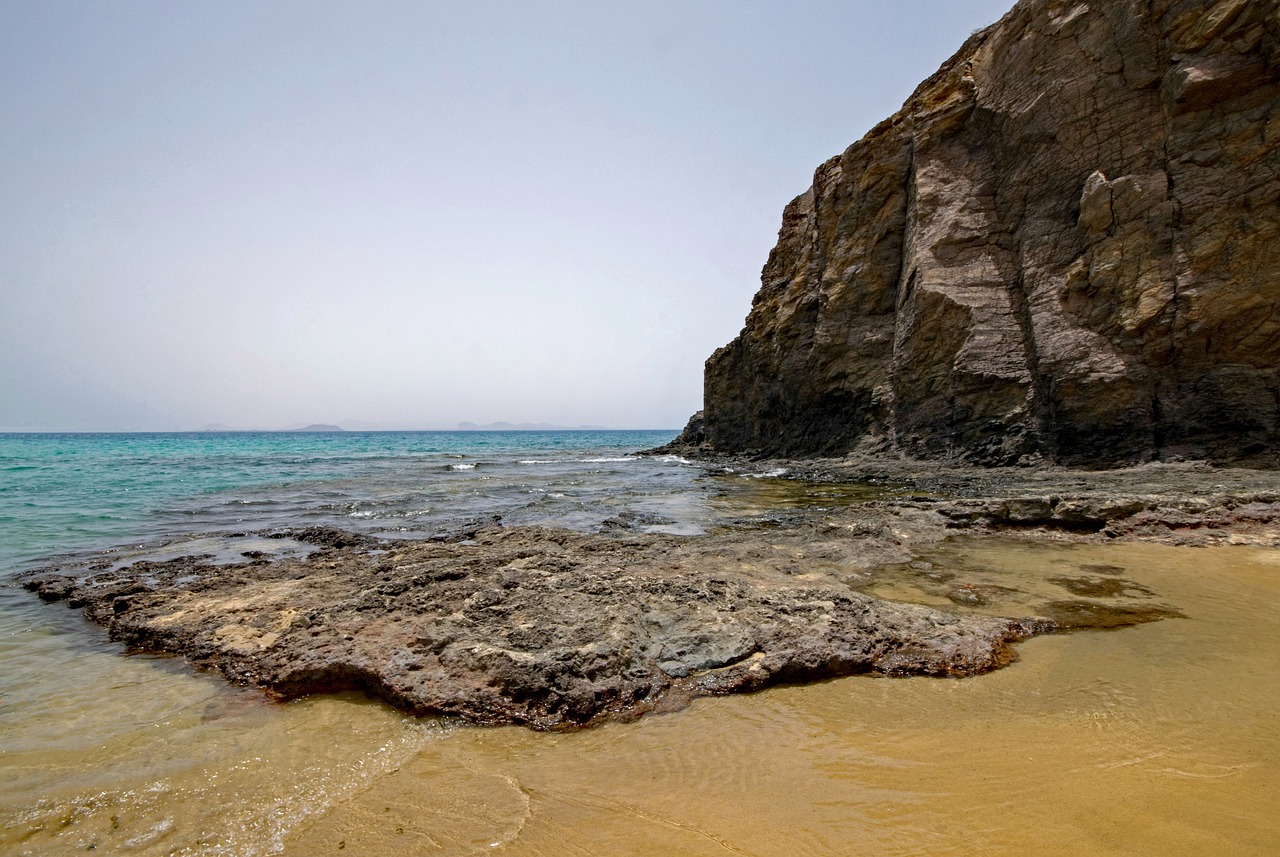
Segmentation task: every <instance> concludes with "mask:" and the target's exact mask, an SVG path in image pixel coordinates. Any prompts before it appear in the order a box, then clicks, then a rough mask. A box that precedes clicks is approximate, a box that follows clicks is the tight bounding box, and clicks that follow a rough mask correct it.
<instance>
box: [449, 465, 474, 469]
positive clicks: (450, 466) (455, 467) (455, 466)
mask: <svg viewBox="0 0 1280 857" xmlns="http://www.w3.org/2000/svg"><path fill="white" fill-rule="evenodd" d="M449 469H450V470H475V469H476V466H475V464H450V465H449Z"/></svg>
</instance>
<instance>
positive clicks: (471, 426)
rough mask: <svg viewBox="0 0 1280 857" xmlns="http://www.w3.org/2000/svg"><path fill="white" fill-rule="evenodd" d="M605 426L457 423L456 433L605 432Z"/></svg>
mask: <svg viewBox="0 0 1280 857" xmlns="http://www.w3.org/2000/svg"><path fill="white" fill-rule="evenodd" d="M606 429H607V427H606V426H558V425H554V424H553V423H507V422H498V423H487V424H485V425H476V424H475V423H458V431H605V430H606Z"/></svg>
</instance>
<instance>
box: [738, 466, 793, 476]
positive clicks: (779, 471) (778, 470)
mask: <svg viewBox="0 0 1280 857" xmlns="http://www.w3.org/2000/svg"><path fill="white" fill-rule="evenodd" d="M786 474H787V468H785V467H775V468H774V469H773V470H765V471H763V472H761V473H744V474H743V475H744V476H750V477H751V478H752V479H774V478H776V477H778V476H785V475H786Z"/></svg>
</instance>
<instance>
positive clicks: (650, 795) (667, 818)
mask: <svg viewBox="0 0 1280 857" xmlns="http://www.w3.org/2000/svg"><path fill="white" fill-rule="evenodd" d="M671 436H672V433H670V432H667V433H598V434H596V433H546V434H534V433H530V434H523V433H522V434H518V435H516V434H512V435H507V434H489V435H486V434H470V433H468V434H462V433H458V434H454V433H417V434H414V433H406V434H390V433H389V434H374V435H359V434H349V435H348V434H333V435H283V434H282V435H275V434H262V435H250V434H244V435H240V434H228V435H214V434H210V435H205V434H198V435H106V436H89V435H74V436H72V435H68V436H57V435H41V436H31V435H25V436H20V435H9V436H0V528H3V529H0V551H3V554H2V556H3V568H4V570H5V573H6V574H8V573H10V572H12V571H13V570H15V569H18V568H21V567H24V566H29V565H32V564H35V563H37V562H39V561H40V559H41V558H42V557H44V556H46V555H48V554H50V553H59V552H74V551H77V550H83V549H88V548H95V547H103V546H109V545H115V544H123V543H127V544H139V543H149V542H155V541H162V540H165V539H170V538H173V537H175V536H178V535H184V534H189V533H193V532H195V533H204V534H207V535H206V536H205V539H206V543H213V542H217V541H218V539H220V538H225V537H226V536H227V534H230V533H252V532H257V531H262V530H270V529H272V528H280V527H288V526H298V525H311V524H325V525H334V526H341V527H344V528H347V529H359V530H362V531H365V532H371V533H377V534H381V535H383V536H386V537H394V538H416V537H421V536H422V535H424V534H426V535H430V534H433V533H435V532H448V531H450V530H451V529H454V528H458V527H468V526H472V525H473V524H474V522H476V521H482V522H483V521H485V520H489V519H491V518H492V516H494V515H500V516H501V517H502V520H503V522H504V523H552V524H556V525H559V526H570V527H575V528H578V529H586V530H591V529H595V528H599V527H600V526H602V525H605V522H606V521H610V520H612V521H614V522H615V526H616V525H622V526H626V527H628V528H630V529H638V530H644V529H652V530H661V531H668V532H697V531H699V530H700V529H704V528H708V527H710V526H714V525H715V524H716V523H717V522H722V521H724V520H733V519H735V518H741V517H742V516H746V517H750V516H752V515H759V514H762V513H764V514H767V513H768V512H769V510H770V509H776V508H778V507H791V506H795V505H847V504H849V503H856V502H860V501H861V500H862V499H865V498H866V497H868V496H875V494H876V490H871V491H868V489H866V488H861V487H858V486H844V487H841V486H829V485H826V486H803V485H797V484H795V483H787V482H782V481H778V480H774V479H771V478H768V477H765V478H752V476H760V475H761V474H751V475H733V474H715V473H710V472H708V471H707V470H705V469H704V468H702V467H700V466H699V465H696V464H692V463H689V462H685V461H682V460H680V459H678V458H675V457H671V458H667V459H665V460H664V459H661V458H659V459H653V458H645V457H637V456H634V455H633V453H634V452H635V451H636V450H638V449H640V448H643V447H647V446H653V445H656V444H658V443H661V442H664V441H665V440H668V439H669V438H670V437H671ZM877 490H878V489H877ZM921 560H922V561H927V562H930V563H931V564H932V565H933V567H935V568H943V569H945V568H952V569H955V570H957V571H962V572H965V573H968V572H972V571H973V570H974V569H980V570H981V572H982V574H983V575H985V576H987V577H990V578H991V579H993V580H998V579H1000V578H1001V577H1003V578H1004V579H1006V580H1007V581H1008V582H1009V583H1010V585H1011V588H1023V589H1025V588H1027V587H1034V586H1053V585H1054V584H1053V583H1052V580H1053V579H1054V578H1056V577H1059V576H1061V575H1063V574H1068V575H1070V574H1073V573H1082V572H1085V571H1087V570H1088V569H1096V568H1099V567H1102V566H1106V567H1108V568H1110V569H1112V570H1113V571H1114V572H1115V573H1117V574H1123V575H1124V576H1125V577H1126V578H1127V579H1130V580H1132V581H1134V582H1135V583H1137V584H1139V585H1142V586H1145V587H1147V588H1149V589H1151V590H1153V591H1156V592H1158V593H1159V594H1160V596H1161V597H1162V600H1164V601H1165V602H1167V603H1168V604H1170V605H1171V606H1174V607H1176V608H1178V609H1179V610H1181V611H1182V612H1183V613H1184V614H1186V618H1184V619H1176V620H1166V621H1162V622H1155V623H1151V624H1149V625H1142V626H1139V627H1134V628H1126V629H1123V630H1118V631H1109V632H1093V633H1077V634H1071V635H1062V636H1052V637H1043V638H1036V639H1033V640H1029V641H1027V642H1025V643H1023V644H1021V645H1020V646H1019V652H1020V659H1019V661H1018V662H1017V663H1015V664H1014V665H1013V666H1011V667H1008V668H1006V669H1004V670H1000V671H998V672H996V673H992V674H989V675H985V676H978V677H974V678H969V679H964V680H946V679H928V678H912V679H875V678H867V677H852V678H848V679H841V680H839V681H831V682H823V683H819V684H815V685H811V686H807V687H798V688H777V689H773V690H770V691H767V692H765V693H760V694H753V695H749V696H740V697H732V698H720V699H703V700H698V701H696V702H695V703H694V705H692V706H691V707H690V708H688V709H686V710H684V711H681V712H677V713H674V714H669V715H662V716H656V717H647V718H643V719H642V720H640V721H639V722H636V723H626V724H609V725H606V726H604V727H602V728H599V729H594V730H589V731H586V732H580V733H570V734H540V733H534V732H531V731H529V730H527V729H522V728H516V727H503V728H472V727H462V726H459V725H457V724H456V723H452V722H449V721H444V720H429V719H417V718H413V717H408V716H406V715H403V714H401V713H399V712H397V711H394V710H392V709H390V708H388V707H387V706H385V705H381V704H378V703H372V702H370V701H368V700H366V699H363V698H362V697H360V696H358V695H339V696H325V695H321V696H315V697H309V698H304V699H300V700H296V701H293V702H290V703H288V704H285V705H279V704H274V703H270V702H268V701H267V700H265V699H264V698H263V696H262V695H261V694H259V693H257V692H254V691H252V690H247V689H241V688H236V687H233V686H230V685H228V684H227V683H226V682H224V681H222V680H221V679H219V678H217V677H215V676H212V675H209V674H202V673H198V672H194V671H192V670H191V669H190V668H189V667H187V666H186V665H185V664H184V663H183V662H182V661H181V660H179V659H172V658H159V657H153V656H143V655H127V654H125V653H124V652H123V651H122V649H121V648H120V647H119V646H118V645H116V644H113V643H111V642H110V641H108V640H106V639H105V635H104V634H103V633H102V632H101V631H100V630H99V629H96V628H94V627H93V626H90V625H89V624H87V623H86V622H85V621H84V620H83V619H81V618H80V617H79V615H78V614H77V613H76V612H75V611H72V610H68V609H66V608H65V607H63V606H61V605H56V604H55V605H45V604H42V603H40V602H38V601H37V600H36V599H35V598H34V597H32V596H31V595H30V594H28V593H26V592H23V591H21V590H18V589H16V588H14V587H11V586H10V587H0V853H3V854H6V855H8V854H14V855H61V854H83V853H86V852H89V851H93V852H97V853H111V854H114V853H122V854H145V855H206V854H208V855H266V854H285V855H292V854H297V855H314V854H331V853H332V854H338V853H343V854H361V855H364V854H371V855H391V854H395V855H406V854H411V855H412V854H423V855H426V854H431V855H439V854H444V855H466V854H495V853H498V854H508V855H553V854H554V855H562V854H590V855H629V854H636V855H713V854H724V853H726V852H728V853H735V854H756V855H808V854H812V855H846V854H877V855H880V854H884V855H907V854H922V853H923V854H930V855H951V854H954V855H968V854H977V853H982V854H1015V853H1037V854H1055V855H1068V854H1069V855H1079V854H1107V855H1112V854H1114V855H1121V854H1125V855H1127V854H1146V853H1150V854H1154V853H1159V854H1186V855H1199V854H1242V855H1243V854H1249V855H1253V854H1257V855H1262V854H1273V853H1276V852H1277V850H1280V816H1277V814H1276V813H1275V812H1274V796H1275V794H1277V792H1278V791H1280V720H1278V719H1277V717H1276V715H1275V703H1276V700H1277V699H1280V672H1277V671H1276V670H1275V663H1276V662H1277V661H1280V610H1278V609H1277V603H1278V602H1280V551H1276V550H1272V549H1260V548H1245V547H1223V548H1213V549H1186V548H1181V549H1179V548H1168V547H1160V546H1153V545H1141V544H1126V545H1071V544H1051V543H1049V544H1046V543H1033V542H1027V541H1021V540H1017V539H998V538H988V539H981V540H979V539H956V540H952V541H949V542H946V543H944V544H942V545H939V546H936V547H933V548H930V549H929V550H928V552H927V554H924V555H922V556H921ZM886 594H890V595H892V593H886ZM898 597H904V598H907V597H910V594H909V593H906V592H905V591H904V593H901V594H900V595H899V596H898ZM984 609H988V610H993V611H996V612H999V610H1000V609H1001V605H999V604H993V605H991V606H990V607H988V608H984Z"/></svg>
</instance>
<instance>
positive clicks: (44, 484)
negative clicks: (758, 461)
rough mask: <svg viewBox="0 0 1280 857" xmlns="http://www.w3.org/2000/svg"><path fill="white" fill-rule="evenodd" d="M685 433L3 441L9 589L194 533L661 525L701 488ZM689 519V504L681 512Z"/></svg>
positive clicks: (29, 437) (3, 557) (0, 489)
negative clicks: (25, 579)
mask: <svg viewBox="0 0 1280 857" xmlns="http://www.w3.org/2000/svg"><path fill="white" fill-rule="evenodd" d="M675 434H676V433H675V432H674V431H561V432H557V431H511V432H483V431H477V432H333V433H305V432H225V433H224V432H195V433H177V434H151V433H148V434H0V574H4V575H8V574H10V573H11V572H13V571H14V570H15V569H20V568H22V567H25V566H28V565H30V564H32V563H34V562H37V561H38V560H40V559H42V558H44V557H47V556H49V555H51V554H55V553H62V552H67V551H75V550H82V549H85V548H93V547H102V546H107V545H113V544H116V543H120V542H137V541H151V540H156V539H162V538H168V537H171V536H174V535H177V534H185V533H194V532H230V531H237V530H259V529H265V528H272V527H287V526H310V525H315V524H325V525H332V526H337V527H343V528H346V529H356V530H360V531H364V532H375V533H381V534H387V535H402V536H407V537H412V536H414V535H430V534H431V533H433V532H438V531H440V530H445V529H448V528H450V527H452V526H456V525H458V524H460V523H463V522H465V521H467V520H468V519H473V518H477V517H488V516H492V515H501V516H502V518H503V520H504V522H507V523H530V522H535V521H536V522H541V523H549V524H551V523H553V524H557V525H561V526H571V527H579V528H587V527H591V526H594V525H598V524H599V523H600V522H601V521H603V520H604V519H606V518H609V517H611V516H614V515H616V514H617V513H619V512H624V511H631V512H635V513H646V514H647V515H648V516H649V518H650V519H652V520H655V521H656V520H659V519H666V518H672V523H671V524H668V525H667V526H668V527H671V526H675V527H676V528H677V529H678V528H679V525H678V524H676V523H675V520H676V518H678V517H679V515H676V516H674V517H673V516H672V515H669V514H664V511H663V510H664V509H666V508H668V507H672V506H673V502H672V497H673V496H674V495H679V494H681V493H682V492H683V491H684V490H685V489H687V488H688V487H689V486H690V483H691V482H692V481H693V480H694V479H696V478H697V477H698V476H699V475H700V473H701V470H700V468H696V467H693V466H691V465H689V464H688V463H687V462H682V461H679V460H676V459H675V458H673V457H670V456H668V457H661V458H642V457H637V456H635V455H633V453H635V452H636V451H637V450H642V449H647V448H652V447H655V446H659V445H661V444H663V443H666V442H667V441H669V440H671V438H673V437H674V436H675ZM674 505H678V504H674Z"/></svg>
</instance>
